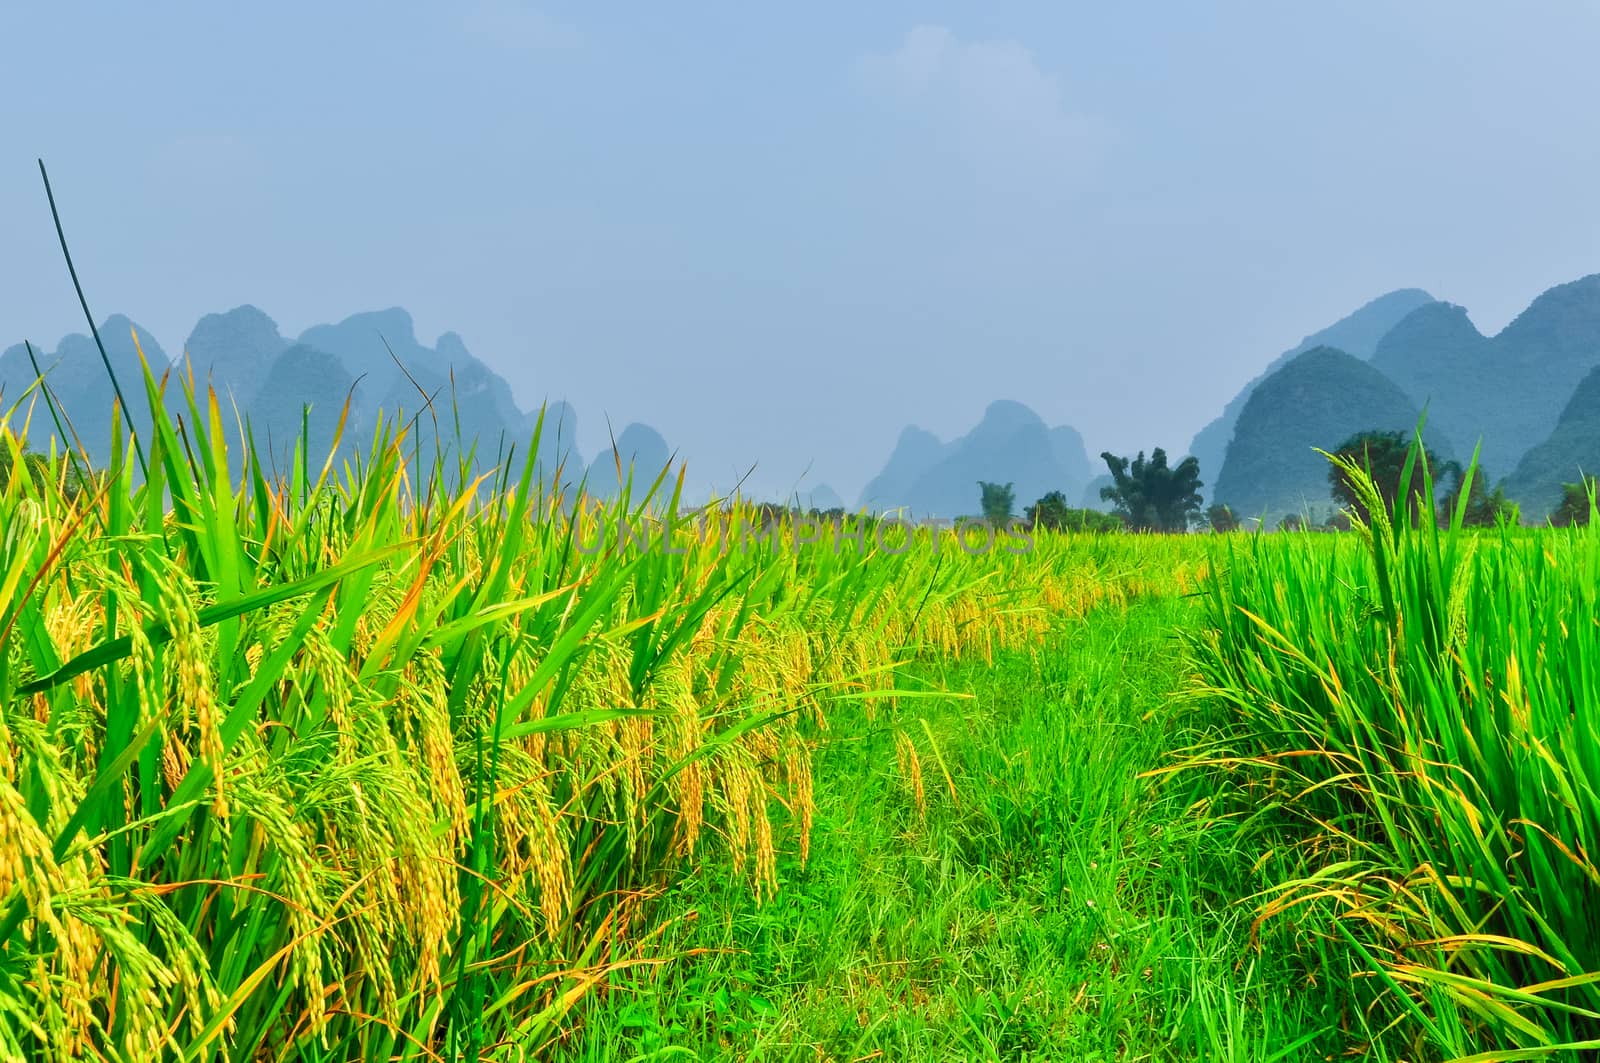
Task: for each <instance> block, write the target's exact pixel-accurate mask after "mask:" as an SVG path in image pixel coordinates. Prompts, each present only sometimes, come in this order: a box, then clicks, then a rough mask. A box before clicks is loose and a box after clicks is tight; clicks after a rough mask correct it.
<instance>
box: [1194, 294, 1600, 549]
mask: <svg viewBox="0 0 1600 1063" xmlns="http://www.w3.org/2000/svg"><path fill="white" fill-rule="evenodd" d="M1423 295H1424V293H1421V292H1419V291H1416V290H1414V289H1408V290H1406V291H1402V292H1393V293H1390V294H1389V295H1386V296H1383V297H1382V298H1380V299H1378V300H1375V301H1374V302H1372V303H1369V304H1368V305H1367V306H1365V307H1363V308H1362V309H1361V310H1358V311H1357V312H1356V313H1355V314H1353V315H1351V316H1350V317H1348V318H1346V319H1344V321H1341V322H1340V323H1339V324H1337V325H1335V326H1333V327H1331V328H1329V329H1327V330H1324V332H1322V333H1318V334H1317V335H1319V336H1328V335H1332V334H1336V332H1337V330H1341V329H1345V330H1347V331H1348V329H1349V326H1350V325H1352V324H1355V325H1358V326H1360V327H1359V328H1358V329H1357V330H1356V335H1355V337H1354V341H1352V342H1348V343H1347V349H1345V350H1341V351H1335V350H1334V349H1333V347H1332V346H1331V345H1324V346H1323V347H1321V348H1319V349H1318V350H1316V351H1313V352H1305V353H1302V354H1299V355H1293V356H1291V357H1289V358H1288V359H1287V360H1285V359H1284V358H1282V357H1280V358H1279V359H1278V360H1277V361H1276V362H1275V363H1273V364H1274V365H1275V366H1276V368H1273V369H1271V370H1270V371H1269V372H1268V373H1266V374H1265V375H1263V376H1262V377H1260V378H1258V379H1257V380H1255V381H1252V382H1251V383H1250V384H1249V385H1247V386H1246V387H1245V389H1244V390H1243V391H1241V392H1240V395H1239V396H1238V397H1236V398H1235V399H1234V401H1233V403H1230V404H1229V409H1233V408H1234V407H1235V406H1236V405H1237V407H1238V412H1237V414H1235V415H1234V416H1233V420H1234V425H1233V430H1232V435H1231V438H1230V441H1229V443H1228V445H1227V447H1226V449H1225V452H1224V453H1225V457H1224V459H1223V461H1222V464H1221V466H1220V468H1217V467H1216V466H1213V468H1217V472H1216V475H1215V486H1214V491H1213V492H1212V494H1213V496H1214V497H1215V499H1216V500H1217V501H1221V502H1224V503H1226V504H1227V505H1229V506H1230V507H1232V508H1233V510H1234V511H1235V512H1236V513H1238V514H1239V515H1241V516H1260V517H1264V518H1266V519H1268V520H1269V521H1271V520H1275V519H1276V518H1278V517H1280V516H1282V515H1283V514H1285V513H1288V512H1302V511H1304V510H1305V509H1306V508H1307V507H1319V506H1324V505H1331V498H1330V497H1329V495H1328V490H1327V482H1326V464H1325V462H1324V459H1322V458H1320V457H1319V456H1317V455H1316V454H1315V453H1314V452H1313V449H1312V448H1316V447H1320V448H1322V449H1326V450H1332V449H1334V448H1335V447H1337V446H1338V445H1339V444H1340V443H1342V442H1343V441H1344V440H1345V439H1346V438H1348V437H1349V436H1351V435H1353V434H1355V433H1356V432H1358V431H1362V430H1365V429H1396V428H1398V429H1404V430H1409V429H1412V428H1414V427H1415V425H1416V423H1417V418H1418V416H1419V415H1420V411H1422V410H1423V409H1424V408H1426V411H1427V417H1428V420H1427V424H1428V430H1427V432H1426V433H1425V439H1426V440H1427V442H1428V444H1429V446H1430V447H1433V448H1434V449H1435V450H1437V451H1438V452H1439V453H1440V456H1441V457H1452V458H1455V459H1456V460H1458V461H1461V462H1463V463H1465V462H1466V460H1467V459H1469V458H1470V457H1471V456H1472V453H1473V449H1474V447H1478V448H1479V467H1480V470H1481V471H1480V474H1481V475H1483V476H1484V477H1485V479H1486V481H1487V482H1489V483H1496V482H1499V483H1501V484H1502V486H1503V487H1504V488H1505V490H1506V493H1507V495H1508V496H1509V497H1510V498H1512V499H1513V500H1514V501H1516V502H1518V503H1520V504H1521V505H1522V507H1523V514H1524V516H1525V517H1526V518H1529V519H1534V520H1537V519H1542V518H1543V517H1544V516H1545V515H1547V514H1548V513H1549V511H1550V510H1551V508H1553V507H1554V505H1555V504H1556V503H1557V502H1559V501H1560V496H1561V491H1560V485H1561V484H1562V483H1570V482H1576V481H1577V480H1578V478H1579V477H1580V475H1581V474H1582V473H1583V472H1592V471H1594V470H1595V469H1597V468H1600V433H1596V432H1595V431H1593V426H1594V423H1595V421H1596V419H1600V383H1596V382H1594V381H1593V380H1592V379H1591V378H1592V375H1593V372H1594V370H1595V369H1596V368H1597V367H1600V275H1595V276H1589V277H1584V278H1582V279H1581V280H1577V281H1573V282H1572V283H1570V284H1563V285H1559V286H1557V287H1555V288H1552V289H1550V290H1549V291H1547V292H1545V293H1544V294H1542V295H1540V296H1539V297H1538V298H1537V299H1535V300H1534V301H1533V303H1532V304H1530V305H1529V307H1528V308H1527V309H1526V310H1524V311H1523V312H1522V313H1521V314H1519V315H1518V316H1517V317H1516V319H1515V320H1513V321H1512V322H1511V323H1510V324H1509V325H1507V326H1506V327H1505V328H1504V329H1503V330H1502V331H1501V332H1500V333H1498V334H1497V335H1495V336H1493V337H1485V336H1483V335H1482V334H1481V333H1480V332H1479V331H1478V330H1477V328H1476V327H1474V326H1473V324H1472V322H1471V321H1470V320H1469V319H1468V317H1467V312H1466V311H1465V310H1464V309H1463V308H1461V307H1459V306H1455V305H1452V304H1450V303H1444V302H1438V301H1434V300H1431V299H1426V300H1423V301H1420V302H1419V298H1421V297H1422V296H1423ZM1407 305H1411V306H1412V309H1410V310H1409V311H1408V312H1406V313H1405V314H1404V315H1403V316H1401V317H1399V318H1398V320H1395V321H1394V322H1393V324H1392V325H1391V327H1390V328H1389V329H1388V330H1387V331H1386V332H1384V333H1383V334H1382V335H1381V336H1380V337H1378V339H1377V340H1376V342H1369V341H1371V337H1372V334H1373V331H1374V327H1375V326H1377V325H1381V324H1382V323H1383V322H1384V321H1385V320H1387V319H1388V318H1390V317H1392V316H1393V312H1394V310H1395V309H1396V308H1400V307H1404V306H1407ZM1348 347H1354V348H1356V349H1355V350H1349V349H1348ZM1369 347H1370V350H1369ZM1313 354H1314V355H1315V357H1311V355H1313ZM1335 354H1338V355H1341V356H1340V357H1335V356H1334V355H1335ZM1580 385H1583V386H1580ZM1228 416H1229V415H1228V414H1227V413H1226V412H1225V413H1224V416H1223V417H1222V418H1219V420H1218V421H1217V422H1214V423H1213V425H1210V426H1207V428H1206V429H1204V430H1203V431H1202V432H1201V434H1200V436H1197V437H1196V439H1195V441H1194V443H1193V444H1192V446H1191V449H1192V450H1196V451H1198V450H1205V451H1206V452H1207V453H1208V454H1214V446H1215V440H1216V436H1217V432H1218V431H1219V430H1220V429H1219V427H1218V426H1219V425H1221V424H1223V423H1225V422H1226V421H1227V420H1228ZM1307 455H1309V457H1308V456H1307ZM1201 469H1202V475H1204V472H1205V469H1206V464H1205V459H1204V458H1202V462H1201ZM1318 472H1320V477H1319V476H1318V475H1317V473H1318Z"/></svg>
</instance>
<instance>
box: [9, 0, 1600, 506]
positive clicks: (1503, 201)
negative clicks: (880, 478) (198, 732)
mask: <svg viewBox="0 0 1600 1063" xmlns="http://www.w3.org/2000/svg"><path fill="white" fill-rule="evenodd" d="M1101 8H1104V9H1105V10H1098V9H1101ZM0 39H3V40H5V41H7V42H8V43H9V45H10V47H8V49H7V53H8V59H7V82H8V88H7V90H6V91H5V92H4V93H0V248H3V249H4V254H3V256H0V334H3V335H4V341H3V343H10V342H13V341H14V340H15V339H20V338H23V337H27V338H30V339H33V340H35V341H38V342H43V343H46V344H51V345H53V344H54V342H55V341H56V339H58V338H59V337H60V335H61V334H63V333H65V332H67V331H71V330H77V329H81V327H82V325H81V320H80V318H79V317H78V311H77V308H76V304H75V302H74V299H73V295H72V291H71V288H70V286H69V284H68V283H67V278H66V276H65V272H64V269H63V268H62V266H61V262H60V256H59V251H58V250H57V249H56V247H55V245H54V237H53V234H52V232H51V230H50V225H49V215H48V212H47V210H46V209H45V204H44V200H43V195H42V192H41V190H40V187H39V183H38V175H37V171H36V169H35V167H34V159H35V157H37V156H43V157H44V158H45V160H46V162H47V163H48V165H49V166H50V168H51V175H52V180H53V182H54V183H55V185H56V190H57V193H58V195H59V196H60V198H61V201H62V205H63V208H64V211H65V217H66V222H67V225H68V235H69V237H71V239H72V241H73V244H74V253H75V255H76V256H77V258H78V260H79V265H80V270H81V272H82V274H83V277H84V280H85V283H86V285H87V288H88V292H89V295H90V298H91V303H92V305H93V306H94V307H95V309H96V312H97V314H99V315H101V316H104V315H106V314H109V313H112V312H122V313H127V314H128V315H130V316H131V317H133V318H135V319H136V320H138V321H140V322H142V323H143V324H144V325H145V326H146V327H148V328H149V329H151V330H152V332H153V333H154V334H155V335H156V338H157V339H158V340H160V342H161V343H162V344H163V345H164V346H166V347H167V348H168V349H169V350H177V349H180V348H181V346H182V343H183V341H184V339H185V338H186V337H187V335H188V332H189V330H190V329H191V328H192V327H193V325H194V323H195V321H196V319H197V318H198V317H199V316H200V315H201V314H204V313H207V312H211V311H217V310H224V309H227V308H230V307H232V306H235V305H238V304H240V303H244V302H249V303H254V304H256V305H258V306H260V307H261V308H262V309H264V310H265V311H266V312H267V313H269V314H270V315H272V316H273V317H274V318H275V319H277V321H278V322H279V324H280V326H281V327H282V328H283V330H284V332H285V333H296V332H298V331H300V330H301V329H303V328H305V327H307V326H309V325H311V324H315V323H318V322H322V321H328V320H336V319H338V318H342V317H344V316H347V315H348V314H350V313H353V312H356V311H359V310H367V309H377V308H381V307H387V306H393V305H401V306H404V307H406V308H408V309H409V310H410V311H411V312H412V313H413V315H414V316H415V318H416V320H417V324H418V331H419V333H420V334H421V335H422V336H423V337H424V339H425V340H429V341H431V339H432V338H433V337H434V336H436V335H437V334H438V333H440V332H442V331H445V330H450V329H453V330H455V331H458V332H460V333H461V334H462V336H463V337H464V339H465V341H466V343H467V345H468V346H469V347H470V348H471V349H472V350H473V352H474V353H476V354H477V355H479V357H481V358H483V359H484V360H485V361H487V362H489V363H490V364H491V365H493V366H494V367H495V368H496V369H498V370H499V371H500V372H502V373H503V374H504V375H505V376H506V377H507V378H508V379H509V380H510V381H511V382H512V384H513V387H514V389H515V391H516V393H517V395H518V398H519V399H520V400H522V401H523V403H524V404H525V405H528V404H534V403H537V402H538V401H539V400H540V399H541V398H543V397H545V396H549V397H552V398H566V399H568V400H570V401H572V402H573V403H574V404H575V405H576V406H577V408H578V410H579V416H580V425H581V431H580V439H581V441H582V442H583V444H584V445H585V447H586V448H587V449H588V450H590V451H593V450H594V449H596V448H597V447H598V446H599V445H600V443H601V442H602V440H603V439H604V438H605V417H607V416H609V417H610V418H611V420H612V422H613V423H614V424H615V425H616V426H617V428H618V429H619V430H620V428H621V426H622V425H624V424H626V423H627V422H629V421H633V420H643V421H647V422H649V423H651V424H653V425H655V426H656V427H658V428H659V429H660V430H661V431H662V432H663V433H664V434H665V435H666V437H667V439H668V440H669V441H670V442H671V443H672V444H673V445H674V446H676V447H677V448H679V450H680V451H681V453H682V454H684V455H685V456H686V457H687V458H688V459H689V460H690V462H691V465H692V467H693V468H694V469H695V471H696V473H697V474H698V475H699V476H700V477H703V478H706V479H710V480H712V481H714V482H715V481H720V482H724V483H725V482H726V481H727V480H728V478H729V476H730V474H731V472H732V470H733V469H735V468H737V467H741V466H743V465H744V464H747V463H749V462H750V461H754V460H758V461H759V462H760V468H759V471H758V473H757V475H756V476H755V477H753V478H752V481H751V482H752V483H753V484H754V485H756V486H757V487H758V488H760V489H764V490H773V491H781V490H784V489H786V488H787V487H789V486H790V485H791V484H793V483H794V482H795V481H796V480H797V478H798V477H799V476H800V474H801V472H802V470H804V469H806V468H807V467H808V466H809V467H810V468H811V470H812V471H811V474H810V482H813V483H814V482H817V481H824V482H829V483H831V484H833V485H834V486H835V487H836V488H838V489H839V490H840V491H841V492H842V493H844V494H845V495H846V496H847V497H852V498H853V497H854V494H855V492H856V491H857V490H858V489H859V488H860V487H861V485H862V484H863V483H864V481H865V480H866V479H867V478H868V477H869V476H870V475H871V474H872V473H873V472H874V471H876V469H877V467H878V466H879V465H881V463H882V461H883V460H884V458H885V457H886V456H887V454H888V451H889V449H890V447H891V446H892V445H893V442H894V440H895V438H896V436H897V435H898V433H899V431H900V429H901V428H902V427H903V426H905V425H906V424H908V423H916V424H920V425H922V426H923V427H926V428H928V429H930V430H932V431H935V432H937V433H939V434H941V435H944V436H946V437H948V436H950V435H953V434H956V433H958V432H960V431H964V430H965V429H966V428H968V427H970V426H971V424H972V423H973V422H974V421H975V420H976V419H977V417H978V416H979V415H980V413H981V412H982V409H983V407H984V406H985V405H986V404H987V403H988V402H989V401H990V400H992V399H996V398H1017V399H1021V400H1022V401H1025V402H1027V403H1029V404H1030V405H1032V406H1033V407H1034V408H1035V409H1036V410H1038V411H1039V412H1040V413H1041V414H1042V415H1043V416H1044V417H1045V418H1046V419H1047V420H1049V421H1050V422H1052V423H1070V424H1072V425H1074V426H1076V427H1077V428H1078V429H1079V430H1080V431H1081V432H1082V433H1083V434H1084V436H1085V438H1086V440H1087V442H1088V444H1089V447H1090V450H1091V451H1092V452H1098V451H1099V450H1101V449H1105V448H1110V449H1113V450H1118V451H1126V452H1131V451H1133V450H1135V449H1138V448H1141V447H1146V448H1147V447H1150V446H1153V445H1165V446H1166V447H1167V448H1168V449H1169V450H1173V451H1179V452H1181V451H1182V449H1183V448H1184V447H1185V446H1186V445H1187V442H1188V440H1189V438H1190V437H1191V436H1192V434H1193V433H1194V431H1195V430H1196V429H1198V428H1199V427H1200V426H1201V425H1202V424H1204V423H1205V422H1206V421H1208V420H1209V419H1210V418H1211V417H1213V416H1214V415H1215V414H1216V413H1217V411H1218V410H1220V408H1221V406H1222V404H1223V403H1224V402H1225V401H1226V400H1227V399H1228V398H1229V397H1231V396H1232V394H1233V393H1234V392H1235V391H1236V390H1237V389H1238V387H1239V386H1240V385H1241V384H1242V383H1243V382H1244V381H1245V380H1247V379H1249V378H1250V377H1251V376H1252V375H1254V373H1255V372H1256V371H1257V370H1258V369H1259V368H1260V367H1261V366H1262V365H1263V364H1264V363H1265V362H1266V361H1267V360H1268V359H1269V358H1270V357H1271V356H1272V355H1274V354H1276V353H1277V352H1278V351H1280V350H1282V349H1284V348H1286V347H1288V346H1291V345H1292V344H1294V343H1295V342H1296V341H1298V340H1299V338H1300V337H1301V336H1302V335H1304V334H1306V333H1307V332H1310V331H1312V330H1314V329H1317V328H1320V327H1322V326H1324V325H1326V324H1328V323H1329V322H1331V321H1332V320H1334V319H1336V318H1338V317H1340V316H1342V315H1343V314H1345V313H1347V312H1348V311H1350V310H1351V309H1354V308H1355V307H1356V306H1357V305H1359V304H1360V303H1362V302H1364V301H1366V300H1367V299H1370V298H1372V297H1373V296H1376V295H1378V294H1380V293H1382V292H1384V291H1387V290H1389V289H1392V288H1396V287H1404V286H1418V287H1424V288H1427V289H1428V290H1429V291H1431V292H1433V294H1434V295H1436V296H1438V297H1440V298H1444V299H1448V300H1451V301H1453V302H1457V303H1461V304H1463V305H1465V306H1467V307H1468V308H1469V310H1470V311H1471V312H1472V315H1473V318H1474V320H1475V321H1476V322H1477V323H1478V325H1479V326H1480V327H1481V328H1484V329H1485V330H1488V331H1493V330H1496V329H1498V328H1499V327H1501V326H1502V325H1503V324H1504V323H1505V322H1506V321H1507V320H1509V318H1510V317H1511V316H1512V315H1513V314H1515V313H1516V312H1517V311H1518V310H1520V309H1521V308H1522V307H1523V306H1524V305H1526V303H1527V302H1528V300H1529V299H1531V298H1532V297H1533V296H1534V295H1536V294H1537V293H1538V292H1539V291H1541V290H1543V289H1544V288H1546V287H1548V286H1550V285H1552V284H1555V283H1559V282H1561V281H1565V280H1571V279H1574V278H1576V277H1578V276H1582V275H1584V274H1587V273H1592V272H1596V271H1597V270H1600V182H1597V175H1600V166H1597V163H1600V136H1597V135H1596V134H1597V133H1600V128H1597V127H1600V119H1597V115H1596V112H1595V101H1596V100H1600V64H1596V63H1595V62H1594V61H1593V60H1594V56H1595V55H1597V54H1600V9H1597V8H1596V7H1595V6H1594V5H1580V4H1577V3H1554V2H1552V3H1541V4H1519V5H1515V6H1512V5H1506V4H1502V3H1477V2H1469V3H1442V2H1419V3H1408V4H1405V5H1391V4H1380V3H1341V4H1325V5H1314V6H1313V5H1303V4H1294V5H1287V4H1285V5H1268V4H1260V3H1257V4H1242V3H1222V4H1201V3H1193V4H1176V3H1174V4H1160V5H1157V4H1148V5H1132V4H1128V5H1065V4H1057V3H1028V4H989V5H971V4H963V5H957V4H940V3H921V4H909V3H898V2H875V3H872V4H831V3H811V4H805V5H790V6H789V7H788V8H787V9H786V10H783V11H777V10H776V9H775V8H774V7H773V6H772V5H746V4H732V3H728V4H709V3H708V4H692V5H626V6H624V5H612V6H609V7H607V8H604V9H602V8H599V7H597V6H595V5H578V4H555V3H551V4H541V5H536V6H535V5H524V4H521V3H517V2H514V0H487V2H484V3H462V4H411V3H383V4H378V3H354V2H348V3H339V4H308V3H293V2H285V3H277V4H272V5H250V6H248V7H247V6H246V5H223V4H215V3H206V4H200V3H177V2H167V3H152V4H127V3H110V2H107V3H102V4H72V3H58V4H32V5H20V4H9V5H5V6H4V7H3V8H0ZM0 345H3V344H0ZM1209 471H1210V472H1211V474H1212V475H1213V476H1214V474H1215V470H1209Z"/></svg>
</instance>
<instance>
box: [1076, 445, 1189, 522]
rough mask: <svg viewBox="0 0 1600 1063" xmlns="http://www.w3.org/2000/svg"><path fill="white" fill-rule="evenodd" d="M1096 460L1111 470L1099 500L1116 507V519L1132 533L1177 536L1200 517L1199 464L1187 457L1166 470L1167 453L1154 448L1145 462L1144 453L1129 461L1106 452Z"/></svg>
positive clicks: (1141, 452)
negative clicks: (1163, 533) (1172, 533)
mask: <svg viewBox="0 0 1600 1063" xmlns="http://www.w3.org/2000/svg"><path fill="white" fill-rule="evenodd" d="M1100 457H1101V458H1102V459H1103V460H1104V461H1105V463H1106V468H1108V469H1110V470H1111V479H1112V480H1113V481H1114V483H1113V484H1112V486H1110V487H1102V488H1101V489H1100V497H1101V498H1103V499H1105V500H1106V501H1108V502H1111V503H1112V504H1114V505H1115V507H1116V513H1117V516H1119V517H1121V518H1122V519H1123V520H1124V521H1125V522H1126V523H1127V525H1128V527H1130V528H1132V529H1134V530H1135V531H1162V532H1181V531H1186V530H1188V527H1189V522H1190V521H1191V520H1193V519H1194V518H1196V517H1198V516H1199V514H1200V505H1201V501H1200V488H1201V487H1202V486H1203V484H1202V482H1201V480H1200V461H1199V459H1198V458H1194V457H1188V458H1184V459H1183V460H1182V461H1180V462H1179V463H1178V464H1177V465H1176V466H1175V467H1171V468H1169V467H1168V466H1167V452H1166V451H1165V450H1162V449H1161V448H1160V447H1157V448H1156V449H1155V450H1153V451H1151V452H1150V460H1149V461H1146V460H1145V456H1144V451H1142V450H1141V451H1140V452H1139V456H1138V457H1136V458H1134V459H1133V461H1131V462H1130V461H1129V460H1128V459H1127V458H1123V457H1118V456H1117V455H1115V454H1113V453H1111V452H1110V451H1102V452H1101V454H1100Z"/></svg>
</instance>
